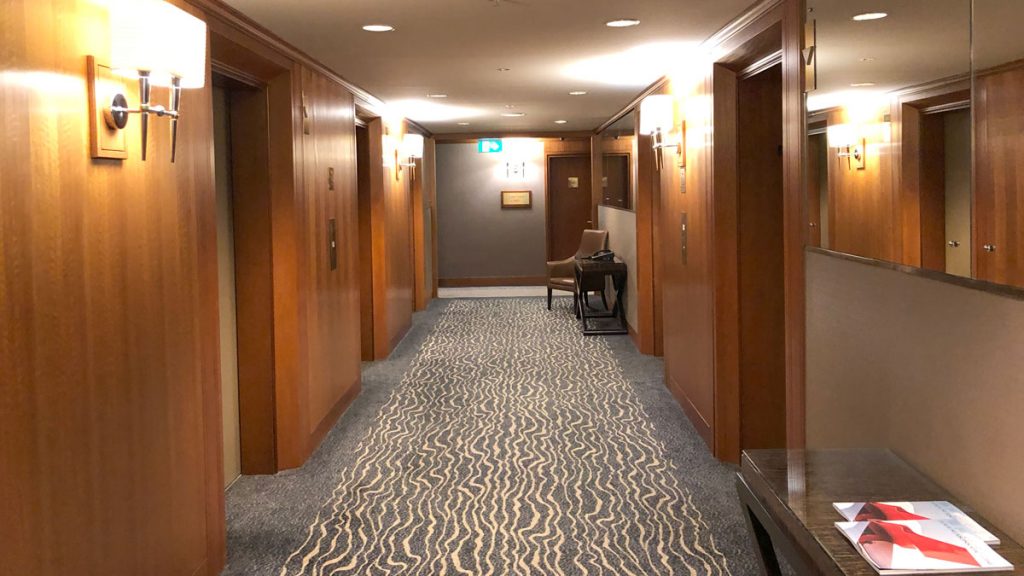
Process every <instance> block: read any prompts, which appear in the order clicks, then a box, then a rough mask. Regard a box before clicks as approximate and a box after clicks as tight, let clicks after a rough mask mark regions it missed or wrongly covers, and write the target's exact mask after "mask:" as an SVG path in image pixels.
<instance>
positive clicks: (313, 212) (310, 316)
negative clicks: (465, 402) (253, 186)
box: [297, 67, 360, 464]
mask: <svg viewBox="0 0 1024 576" xmlns="http://www.w3.org/2000/svg"><path fill="white" fill-rule="evenodd" d="M301 86H302V93H303V95H304V96H305V98H304V101H305V106H306V114H307V117H308V122H307V127H308V133H306V134H304V135H303V137H302V144H303V148H302V151H303V158H302V169H303V186H302V188H301V195H300V196H299V201H298V202H297V205H298V207H300V210H299V211H297V215H298V229H299V232H300V236H299V238H300V241H301V247H300V249H299V253H298V258H299V270H300V277H299V283H300V291H301V292H300V294H301V296H300V299H299V301H300V302H302V303H304V305H305V310H303V311H302V317H303V320H304V324H305V330H304V332H305V333H304V334H303V337H302V338H300V342H304V343H305V350H304V358H303V360H304V362H303V364H304V370H303V371H304V372H305V378H304V384H305V388H306V391H305V392H306V406H307V407H308V408H307V411H306V417H305V418H304V420H305V423H306V429H305V430H303V432H304V434H305V435H306V437H307V438H308V441H307V448H306V450H307V453H306V454H304V455H303V457H302V462H304V461H305V459H306V458H307V457H308V455H309V453H311V451H312V450H313V449H314V448H316V446H317V445H319V443H320V440H321V439H322V438H323V437H324V435H326V434H327V432H328V431H329V430H330V428H331V426H333V425H334V422H335V421H336V420H337V417H338V416H339V415H340V414H341V411H342V410H344V408H345V407H347V406H348V404H349V403H350V402H351V400H352V399H353V398H354V397H355V395H356V394H358V392H359V382H360V380H359V378H360V375H359V363H360V332H359V322H358V320H357V319H358V318H359V253H358V249H357V247H358V245H359V220H358V218H359V213H358V212H359V210H358V197H357V188H356V142H355V104H354V101H353V98H352V95H351V94H350V93H349V92H348V91H347V90H345V88H344V87H342V86H341V85H339V84H337V83H336V82H334V81H332V80H331V79H329V78H327V77H325V76H323V75H321V74H319V73H317V72H315V71H313V70H310V69H308V68H306V67H303V68H302V84H301ZM332 221H333V223H334V228H335V230H336V236H335V237H334V239H333V240H334V241H335V242H336V245H337V255H336V257H335V259H334V262H332V258H331V241H332V238H331V237H330V235H329V231H330V228H331V223H332ZM299 464H301V462H300V463H299Z"/></svg>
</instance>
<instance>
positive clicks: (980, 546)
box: [836, 519, 1013, 574]
mask: <svg viewBox="0 0 1024 576" xmlns="http://www.w3.org/2000/svg"><path fill="white" fill-rule="evenodd" d="M836 528H838V529H839V531H840V532H842V533H843V535H844V536H846V538H847V539H848V540H849V541H850V542H851V543H853V545H854V547H855V548H856V549H857V551H858V552H860V554H861V556H863V557H864V559H865V560H867V561H868V563H870V564H871V566H872V567H873V568H874V569H875V570H876V571H877V572H878V573H879V574H931V573H937V572H944V573H953V574H957V573H970V572H993V571H999V570H1012V569H1013V566H1012V565H1011V564H1010V563H1009V562H1007V561H1006V560H1005V559H1004V558H1003V557H1002V556H1000V555H999V554H997V553H996V551H995V550H993V549H992V548H991V547H990V546H989V545H988V544H985V543H984V542H982V541H981V540H980V539H979V538H977V537H976V536H974V535H973V534H971V533H969V532H967V531H965V530H964V529H963V526H962V525H961V524H960V523H959V522H957V521H956V520H949V519H946V520H902V521H899V522H887V521H882V520H869V521H866V522H836Z"/></svg>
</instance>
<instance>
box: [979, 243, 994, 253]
mask: <svg viewBox="0 0 1024 576" xmlns="http://www.w3.org/2000/svg"><path fill="white" fill-rule="evenodd" d="M982 248H984V249H985V252H995V251H996V245H995V244H985V245H984V246H982Z"/></svg>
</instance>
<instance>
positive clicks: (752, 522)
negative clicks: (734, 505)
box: [736, 478, 782, 576]
mask: <svg viewBox="0 0 1024 576" xmlns="http://www.w3.org/2000/svg"><path fill="white" fill-rule="evenodd" d="M736 490H737V492H739V496H740V503H741V504H742V506H743V518H744V520H746V522H747V528H748V529H749V530H750V534H751V536H753V538H754V545H755V551H756V552H757V558H758V561H759V564H760V565H761V574H764V575H766V576H782V569H781V568H780V567H779V559H778V557H777V556H776V554H775V546H774V545H773V544H772V537H771V534H770V533H769V532H768V529H767V528H765V526H764V524H762V523H761V520H760V518H758V514H757V513H756V512H755V511H754V507H755V506H757V507H759V506H760V503H758V502H756V498H755V497H754V494H753V493H752V492H751V491H750V488H748V487H747V484H746V482H744V481H743V478H737V481H736Z"/></svg>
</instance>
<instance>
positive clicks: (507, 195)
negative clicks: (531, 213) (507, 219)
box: [501, 190, 533, 210]
mask: <svg viewBox="0 0 1024 576" xmlns="http://www.w3.org/2000/svg"><path fill="white" fill-rule="evenodd" d="M530 208H533V191H532V190H502V191H501V209H502V210H517V209H518V210H529V209H530Z"/></svg>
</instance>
